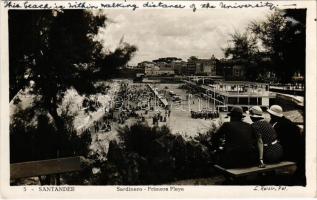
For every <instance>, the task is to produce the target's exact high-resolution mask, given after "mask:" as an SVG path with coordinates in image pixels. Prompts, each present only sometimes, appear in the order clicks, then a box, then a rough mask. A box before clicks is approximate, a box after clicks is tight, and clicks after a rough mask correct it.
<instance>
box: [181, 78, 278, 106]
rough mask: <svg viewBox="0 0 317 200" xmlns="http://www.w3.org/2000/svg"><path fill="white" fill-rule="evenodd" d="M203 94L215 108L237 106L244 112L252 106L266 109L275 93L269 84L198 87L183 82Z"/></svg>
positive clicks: (221, 84)
mask: <svg viewBox="0 0 317 200" xmlns="http://www.w3.org/2000/svg"><path fill="white" fill-rule="evenodd" d="M184 82H185V83H186V84H187V85H188V86H189V87H193V88H195V89H197V90H198V91H200V92H201V93H203V94H204V96H205V97H206V98H208V99H209V100H210V101H214V105H215V108H217V109H222V108H225V109H226V110H228V108H231V107H233V106H236V105H239V106H241V107H243V108H244V109H245V110H247V109H249V108H250V107H252V106H256V105H257V106H260V107H263V108H268V107H269V106H270V99H274V98H275V97H276V96H275V93H272V92H270V88H269V84H267V83H259V82H246V81H215V83H214V84H209V85H199V84H196V83H195V82H193V81H184Z"/></svg>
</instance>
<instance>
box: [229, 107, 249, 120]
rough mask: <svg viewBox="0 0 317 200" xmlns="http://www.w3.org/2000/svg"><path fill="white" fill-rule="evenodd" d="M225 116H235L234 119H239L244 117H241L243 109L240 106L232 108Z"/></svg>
mask: <svg viewBox="0 0 317 200" xmlns="http://www.w3.org/2000/svg"><path fill="white" fill-rule="evenodd" d="M227 116H229V117H232V116H235V117H241V118H243V117H245V115H243V109H242V107H241V106H234V107H232V109H231V111H230V113H228V114H227Z"/></svg>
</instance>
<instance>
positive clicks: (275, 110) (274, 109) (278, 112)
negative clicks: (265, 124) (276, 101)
mask: <svg viewBox="0 0 317 200" xmlns="http://www.w3.org/2000/svg"><path fill="white" fill-rule="evenodd" d="M267 112H268V113H270V114H272V115H274V116H277V117H283V109H282V107H281V106H279V105H273V106H271V107H270V109H268V110H267Z"/></svg>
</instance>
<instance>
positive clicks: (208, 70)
mask: <svg viewBox="0 0 317 200" xmlns="http://www.w3.org/2000/svg"><path fill="white" fill-rule="evenodd" d="M216 64H217V59H216V58H215V57H214V55H212V57H211V58H210V59H198V58H196V57H190V58H189V59H188V61H187V72H186V74H187V75H205V76H214V75H216Z"/></svg>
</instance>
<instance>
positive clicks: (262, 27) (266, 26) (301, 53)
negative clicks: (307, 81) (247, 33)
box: [249, 9, 306, 82]
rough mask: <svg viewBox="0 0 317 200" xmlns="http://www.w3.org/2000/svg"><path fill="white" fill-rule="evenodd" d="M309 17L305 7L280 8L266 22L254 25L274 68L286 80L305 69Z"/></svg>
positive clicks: (271, 68) (253, 28) (251, 28)
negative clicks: (306, 31) (306, 21)
mask: <svg viewBox="0 0 317 200" xmlns="http://www.w3.org/2000/svg"><path fill="white" fill-rule="evenodd" d="M305 16H306V10H303V9H296V10H285V11H276V12H274V13H273V14H271V15H269V16H268V17H267V19H266V20H265V21H261V22H255V21H254V22H252V23H251V24H250V27H249V29H250V30H251V31H252V32H253V33H254V34H255V35H256V37H257V38H258V40H259V41H260V42H261V44H262V46H263V47H264V52H265V53H266V54H267V55H268V56H269V57H270V59H271V67H270V70H273V71H274V72H275V73H276V74H277V75H278V76H279V77H280V78H281V80H282V81H283V82H290V81H291V77H292V76H293V75H294V73H295V72H300V73H304V71H305V24H306V23H305Z"/></svg>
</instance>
